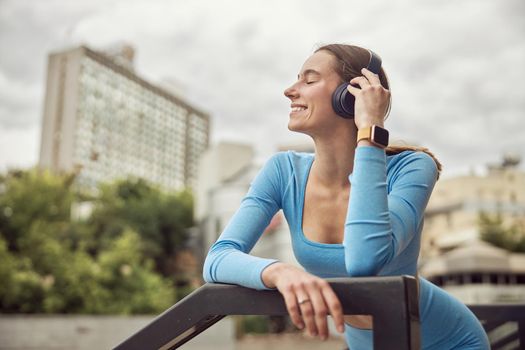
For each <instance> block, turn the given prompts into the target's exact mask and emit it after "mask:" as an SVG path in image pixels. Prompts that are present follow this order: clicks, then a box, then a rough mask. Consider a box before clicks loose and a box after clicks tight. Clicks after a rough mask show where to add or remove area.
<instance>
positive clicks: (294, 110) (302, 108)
mask: <svg viewBox="0 0 525 350" xmlns="http://www.w3.org/2000/svg"><path fill="white" fill-rule="evenodd" d="M306 109H307V108H306V107H292V113H295V112H301V111H305V110H306Z"/></svg>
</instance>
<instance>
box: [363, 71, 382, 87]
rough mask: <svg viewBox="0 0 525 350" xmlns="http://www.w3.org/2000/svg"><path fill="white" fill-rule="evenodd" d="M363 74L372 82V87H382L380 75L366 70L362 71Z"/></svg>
mask: <svg viewBox="0 0 525 350" xmlns="http://www.w3.org/2000/svg"><path fill="white" fill-rule="evenodd" d="M361 73H363V75H364V76H365V77H366V78H367V79H368V81H369V82H370V85H381V81H380V80H379V75H377V74H375V73H374V72H372V71H369V70H368V69H366V68H363V69H361Z"/></svg>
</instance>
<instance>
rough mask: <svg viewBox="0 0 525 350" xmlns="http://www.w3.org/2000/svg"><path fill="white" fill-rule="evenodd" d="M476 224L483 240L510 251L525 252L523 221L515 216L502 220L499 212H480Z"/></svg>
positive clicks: (524, 224)
mask: <svg viewBox="0 0 525 350" xmlns="http://www.w3.org/2000/svg"><path fill="white" fill-rule="evenodd" d="M478 225H479V228H480V234H481V238H482V239H483V240H484V241H486V242H489V243H491V244H493V245H495V246H497V247H500V248H503V249H506V250H508V251H511V252H521V253H525V221H523V220H519V219H517V218H515V219H514V220H511V221H509V222H504V220H503V217H502V215H501V214H500V213H496V214H488V213H485V212H480V213H479V217H478Z"/></svg>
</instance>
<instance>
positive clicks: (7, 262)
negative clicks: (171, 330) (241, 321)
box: [0, 170, 191, 314]
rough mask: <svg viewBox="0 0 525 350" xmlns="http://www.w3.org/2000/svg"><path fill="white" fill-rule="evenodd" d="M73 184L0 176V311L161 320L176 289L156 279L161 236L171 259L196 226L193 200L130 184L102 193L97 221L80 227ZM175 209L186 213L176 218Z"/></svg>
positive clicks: (36, 175) (56, 178)
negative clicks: (74, 214) (119, 315)
mask: <svg viewBox="0 0 525 350" xmlns="http://www.w3.org/2000/svg"><path fill="white" fill-rule="evenodd" d="M73 180H74V176H72V175H52V174H50V173H47V172H41V171H38V170H29V171H12V172H9V173H8V174H6V175H1V176H0V281H1V283H0V308H1V309H0V311H1V312H24V313H35V312H38V313H41V312H47V313H92V314H103V313H104V314H107V313H124V314H130V313H158V312H160V311H163V310H164V309H165V308H167V307H168V306H170V305H171V304H172V303H173V302H175V295H176V289H175V288H174V287H173V281H172V280H170V279H168V278H165V277H163V276H162V275H160V274H158V273H157V272H156V271H155V266H156V264H155V262H156V260H155V259H156V258H158V257H159V256H161V255H162V254H163V253H165V251H163V247H162V246H161V245H162V244H164V243H165V242H167V240H166V239H164V240H162V234H161V233H160V231H161V229H159V228H162V227H167V231H166V232H167V236H168V237H169V239H171V241H169V242H168V243H169V244H170V247H171V248H170V249H171V250H166V251H167V252H168V253H169V254H172V253H173V252H174V251H176V249H177V247H179V246H182V245H183V243H184V239H185V236H184V234H183V232H184V229H185V227H187V225H188V223H191V197H184V196H185V195H184V194H178V195H175V196H174V195H167V194H162V193H161V192H160V191H158V190H157V189H155V188H153V187H151V186H149V185H148V184H147V183H145V182H139V181H137V182H133V181H124V182H120V183H117V184H116V185H106V186H104V187H103V189H102V191H100V195H95V196H93V197H92V198H91V199H92V200H93V201H94V202H95V211H94V213H93V216H92V217H91V219H88V220H81V221H75V220H72V219H71V213H70V210H71V209H70V208H71V204H72V203H73V202H74V201H75V199H76V198H78V193H76V192H75V191H74V190H73V186H72V184H73ZM142 201H144V202H142ZM177 206H181V207H182V208H183V209H184V210H186V211H185V212H183V211H180V210H175V212H174V214H172V213H170V208H171V209H173V208H176V207H177ZM177 215H181V216H177ZM184 215H189V218H187V217H184ZM177 218H178V219H177ZM172 220H180V222H178V221H177V222H173V221H172ZM175 230H177V231H176V233H177V235H175V236H173V235H174V233H173V232H175ZM152 237H153V238H154V239H152ZM159 237H160V238H159ZM144 247H147V249H145V248H144ZM152 247H153V248H152ZM145 253H147V254H145ZM159 260H161V258H159Z"/></svg>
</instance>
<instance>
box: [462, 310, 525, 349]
mask: <svg viewBox="0 0 525 350" xmlns="http://www.w3.org/2000/svg"><path fill="white" fill-rule="evenodd" d="M467 306H468V307H469V308H470V310H472V312H473V313H474V314H475V315H476V317H477V318H478V319H479V320H480V321H481V323H482V325H483V328H484V329H485V332H486V333H487V335H488V337H489V340H490V346H491V349H492V350H500V349H507V350H511V349H516V350H517V349H525V305H524V304H491V305H467Z"/></svg>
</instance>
